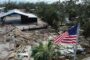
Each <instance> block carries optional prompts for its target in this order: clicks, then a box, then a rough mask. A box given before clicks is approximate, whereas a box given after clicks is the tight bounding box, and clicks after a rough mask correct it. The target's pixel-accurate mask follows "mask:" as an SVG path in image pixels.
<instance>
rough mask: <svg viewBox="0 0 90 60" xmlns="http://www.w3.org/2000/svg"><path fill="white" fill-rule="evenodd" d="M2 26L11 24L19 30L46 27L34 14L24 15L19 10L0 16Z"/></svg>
mask: <svg viewBox="0 0 90 60" xmlns="http://www.w3.org/2000/svg"><path fill="white" fill-rule="evenodd" d="M0 21H1V22H2V23H3V24H13V25H15V26H16V27H18V28H20V29H28V28H30V27H31V28H40V27H43V26H46V23H45V22H42V21H41V20H40V19H39V18H38V17H37V16H36V15H35V14H32V13H25V12H22V11H20V10H17V9H14V10H10V11H8V12H6V13H4V14H3V15H1V16H0Z"/></svg>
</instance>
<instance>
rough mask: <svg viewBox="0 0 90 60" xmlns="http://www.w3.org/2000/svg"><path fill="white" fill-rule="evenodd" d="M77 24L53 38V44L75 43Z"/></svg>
mask: <svg viewBox="0 0 90 60" xmlns="http://www.w3.org/2000/svg"><path fill="white" fill-rule="evenodd" d="M78 27H79V25H75V26H72V27H71V28H70V29H69V30H68V31H66V32H64V33H62V34H61V35H58V36H56V37H55V38H54V43H55V44H77V37H78V34H77V31H78Z"/></svg>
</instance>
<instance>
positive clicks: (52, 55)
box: [32, 41, 61, 60]
mask: <svg viewBox="0 0 90 60" xmlns="http://www.w3.org/2000/svg"><path fill="white" fill-rule="evenodd" d="M55 50H56V49H55V47H54V46H53V44H52V42H51V41H49V43H48V44H45V45H43V44H42V43H40V45H39V46H37V47H34V48H32V57H34V60H58V58H59V56H60V55H61V54H60V52H59V51H58V50H56V51H55Z"/></svg>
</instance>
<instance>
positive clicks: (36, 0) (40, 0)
mask: <svg viewBox="0 0 90 60" xmlns="http://www.w3.org/2000/svg"><path fill="white" fill-rule="evenodd" d="M8 1H9V0H0V3H2V2H8ZM10 1H14V2H31V3H36V2H42V1H44V2H48V3H52V2H56V1H59V0H10ZM60 1H64V0H60Z"/></svg>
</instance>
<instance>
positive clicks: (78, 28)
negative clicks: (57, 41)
mask: <svg viewBox="0 0 90 60" xmlns="http://www.w3.org/2000/svg"><path fill="white" fill-rule="evenodd" d="M79 30H80V23H79V24H78V27H77V39H76V42H77V43H78V38H79ZM77 43H76V44H75V45H74V59H73V60H76V59H77V56H76V53H77Z"/></svg>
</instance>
